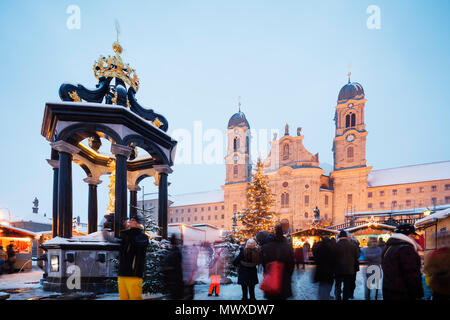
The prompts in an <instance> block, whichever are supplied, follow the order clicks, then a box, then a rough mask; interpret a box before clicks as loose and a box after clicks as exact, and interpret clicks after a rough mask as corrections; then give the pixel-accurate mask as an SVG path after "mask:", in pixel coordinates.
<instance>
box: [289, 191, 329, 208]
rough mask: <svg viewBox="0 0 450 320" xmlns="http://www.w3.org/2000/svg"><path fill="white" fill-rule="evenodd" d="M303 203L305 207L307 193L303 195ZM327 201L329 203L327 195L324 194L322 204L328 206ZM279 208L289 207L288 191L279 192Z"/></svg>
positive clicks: (306, 205) (307, 198)
mask: <svg viewBox="0 0 450 320" xmlns="http://www.w3.org/2000/svg"><path fill="white" fill-rule="evenodd" d="M303 203H304V205H305V207H309V204H310V202H309V195H305V196H304V202H303ZM328 203H329V197H328V196H327V195H325V197H324V205H325V207H328ZM281 208H289V193H287V192H284V193H282V194H281Z"/></svg>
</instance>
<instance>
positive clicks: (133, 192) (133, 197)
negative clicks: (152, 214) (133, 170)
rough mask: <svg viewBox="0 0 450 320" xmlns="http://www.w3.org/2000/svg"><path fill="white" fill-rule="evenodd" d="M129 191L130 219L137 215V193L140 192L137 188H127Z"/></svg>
mask: <svg viewBox="0 0 450 320" xmlns="http://www.w3.org/2000/svg"><path fill="white" fill-rule="evenodd" d="M128 189H129V190H130V217H135V216H136V215H137V192H138V191H139V190H140V188H139V186H137V185H135V186H128Z"/></svg>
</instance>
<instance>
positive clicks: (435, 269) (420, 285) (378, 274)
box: [119, 217, 450, 300]
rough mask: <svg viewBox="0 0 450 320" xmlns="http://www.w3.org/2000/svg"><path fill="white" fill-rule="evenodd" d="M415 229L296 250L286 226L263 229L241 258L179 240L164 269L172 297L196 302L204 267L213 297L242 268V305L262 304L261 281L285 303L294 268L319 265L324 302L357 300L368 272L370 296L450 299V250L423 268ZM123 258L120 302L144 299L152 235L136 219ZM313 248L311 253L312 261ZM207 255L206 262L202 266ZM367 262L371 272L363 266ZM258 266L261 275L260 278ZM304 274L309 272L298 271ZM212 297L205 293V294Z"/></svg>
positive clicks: (218, 247)
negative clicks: (233, 269)
mask: <svg viewBox="0 0 450 320" xmlns="http://www.w3.org/2000/svg"><path fill="white" fill-rule="evenodd" d="M416 235H417V233H416V232H415V229H414V226H412V225H409V224H403V225H400V226H398V227H397V228H396V229H395V232H394V234H392V235H391V237H390V238H389V240H388V241H387V242H386V243H385V242H384V241H383V240H382V239H381V238H380V239H377V238H375V237H373V238H369V241H368V243H367V247H364V248H360V244H359V242H358V241H357V240H356V239H355V238H354V237H352V236H351V235H350V234H349V233H347V232H346V231H344V230H342V231H341V232H340V233H339V234H338V236H337V237H336V239H335V238H330V237H328V236H324V237H322V238H321V240H320V241H318V242H316V243H314V245H313V246H312V249H311V250H310V248H309V245H304V246H303V247H301V248H296V249H293V247H292V243H291V240H290V238H289V236H286V230H285V228H284V227H283V226H282V225H277V226H275V228H274V230H273V232H267V231H261V232H259V233H258V234H257V235H256V236H255V238H254V239H247V240H246V241H245V242H243V243H242V246H241V247H240V248H239V250H238V252H237V253H236V254H235V255H232V254H231V255H230V252H229V250H228V247H227V245H226V244H225V243H224V242H218V243H215V244H214V245H210V244H208V243H203V244H202V245H200V246H196V245H190V246H187V245H183V244H182V243H181V241H180V239H177V238H176V236H175V235H172V237H171V238H170V243H171V247H170V250H169V253H168V254H167V255H166V257H165V258H164V261H163V263H162V266H161V272H162V274H163V278H164V279H163V280H164V283H165V288H166V289H167V291H168V298H169V299H176V300H180V299H188V300H189V299H193V298H194V286H195V284H196V283H197V280H198V275H199V274H200V273H201V272H202V268H206V269H207V270H208V277H209V280H210V286H209V290H208V296H212V295H213V294H214V295H215V296H219V295H220V285H221V283H223V282H224V280H225V279H226V274H227V272H226V271H227V270H229V268H230V265H234V266H235V267H236V268H237V283H238V284H239V285H240V286H241V289H242V300H255V299H256V298H255V287H256V286H257V285H258V284H259V287H260V289H261V290H262V291H263V292H264V297H265V298H266V299H269V300H283V299H288V298H290V297H292V296H293V292H292V287H291V282H292V275H293V273H294V270H295V267H296V266H297V268H298V269H300V265H302V267H301V269H304V268H305V264H306V263H311V262H312V264H314V265H315V269H314V275H313V278H312V281H313V282H315V283H317V284H318V286H317V287H318V292H317V298H318V299H319V300H331V299H333V297H332V295H331V292H332V288H333V286H334V299H336V300H349V299H353V298H354V293H355V288H356V276H357V273H358V271H360V270H361V271H362V273H363V278H364V284H363V285H364V291H365V299H367V300H370V299H380V298H381V294H382V298H383V299H384V300H404V299H409V300H415V299H423V298H427V296H426V294H425V292H426V290H424V288H425V289H429V291H430V292H431V294H430V296H432V298H433V299H435V300H448V299H449V298H450V252H449V247H448V246H447V247H443V248H440V249H438V250H435V251H434V252H432V253H431V254H430V255H429V256H428V259H427V260H426V263H425V266H424V267H422V258H421V257H420V256H419V250H422V249H421V247H420V245H419V244H418V243H417V242H416V241H415V239H414V238H415V237H416ZM121 238H122V239H121V249H120V259H119V260H120V261H119V293H120V298H121V299H140V298H141V296H142V278H143V273H144V266H145V261H144V260H145V250H146V243H148V238H147V236H146V235H145V234H144V232H143V230H142V229H140V227H139V221H138V218H134V217H133V218H131V219H130V221H129V225H128V228H127V230H124V231H123V232H122V233H121ZM310 251H311V256H310ZM200 256H202V257H203V261H204V263H203V265H199V263H198V261H199V259H200ZM362 256H363V257H364V264H365V265H366V266H365V267H362V266H360V260H361V259H360V257H362ZM259 266H261V269H262V275H259V273H258V270H259ZM298 272H303V271H302V270H299V271H298ZM205 294H206V293H205Z"/></svg>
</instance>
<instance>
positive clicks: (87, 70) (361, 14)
mask: <svg viewBox="0 0 450 320" xmlns="http://www.w3.org/2000/svg"><path fill="white" fill-rule="evenodd" d="M72 4H74V5H77V6H79V8H80V9H81V28H80V29H79V30H76V29H74V30H70V29H68V28H67V26H66V21H67V19H68V17H69V14H67V13H66V10H67V7H68V6H69V5H72ZM369 5H377V6H379V8H380V9H381V29H379V30H369V29H368V28H367V27H366V20H367V19H368V18H369V14H367V13H366V9H367V7H368V6H369ZM449 12H450V2H449V1H446V0H443V1H437V0H436V1H425V0H423V1H413V0H407V1H400V0H397V1H392V0H386V1H384V0H370V1H367V0H352V1H350V0H340V1H335V0H334V1H325V0H322V1H299V0H295V1H287V0H286V1H263V0H258V1H251V0H246V1H235V0H226V1H225V0H224V1H212V0H204V1H196V0H178V1H175V0H170V1H92V0H90V1H81V0H72V1H21V0H2V1H1V2H0V44H1V47H0V61H1V71H2V75H1V77H0V88H1V89H0V92H1V107H0V135H1V137H2V139H1V149H0V150H1V157H0V181H1V183H0V208H8V209H9V210H10V212H11V214H12V215H13V216H15V217H22V218H25V219H30V218H33V217H36V215H33V214H32V213H31V207H32V200H33V199H34V197H38V198H39V200H40V211H39V216H40V217H41V219H42V215H43V213H47V215H48V216H49V215H51V207H52V170H51V168H50V166H49V165H48V164H47V162H46V161H45V159H48V158H49V156H50V146H49V143H48V142H47V141H46V140H45V139H44V138H43V137H42V136H41V135H40V129H41V123H42V117H43V111H44V106H45V102H47V101H59V97H58V88H59V86H60V84H61V83H63V82H71V83H75V84H76V83H81V84H83V85H85V86H87V87H91V88H93V87H94V85H95V83H96V79H95V78H94V76H93V72H92V65H93V62H94V60H96V59H97V58H98V56H99V55H100V54H103V55H108V54H112V49H111V44H112V42H113V41H114V40H115V37H116V35H115V30H114V20H115V19H118V20H119V22H120V26H121V31H122V32H121V36H120V42H121V44H122V46H123V47H124V53H123V55H122V57H123V59H124V60H125V61H126V62H129V63H130V64H131V65H132V67H134V68H135V69H136V70H137V73H138V75H139V77H140V80H141V88H140V90H139V92H138V93H137V98H138V100H139V101H140V103H141V104H142V105H144V106H149V107H150V106H151V107H153V108H154V109H155V110H156V111H157V112H161V113H163V114H164V115H165V116H166V117H167V118H168V120H169V126H170V130H169V132H172V130H173V129H178V128H184V129H187V130H191V131H192V130H193V122H194V121H196V120H200V121H202V124H203V129H204V130H206V129H220V130H225V129H226V125H227V122H228V119H229V117H230V116H231V115H232V114H233V113H234V112H236V111H237V100H238V98H237V97H238V96H242V100H241V101H242V110H243V111H244V112H245V114H246V116H247V119H248V121H249V122H250V125H251V126H252V127H253V128H255V129H273V128H277V129H280V130H284V125H285V123H286V122H288V123H289V125H290V127H291V134H295V128H296V127H297V126H300V127H303V134H304V135H305V138H304V144H305V146H306V148H307V149H308V150H309V151H310V152H312V153H314V154H315V153H317V152H319V154H320V161H321V162H326V163H329V164H332V161H333V158H332V152H331V147H332V139H333V136H334V122H333V116H334V107H335V105H336V99H337V95H338V92H339V89H340V88H341V87H342V86H343V85H344V84H345V83H346V82H347V76H346V74H347V72H348V65H349V64H351V66H352V67H351V71H352V80H353V81H357V82H359V83H361V84H362V85H363V87H364V89H365V93H366V98H367V99H368V101H367V104H366V114H365V119H366V129H367V130H368V132H369V135H368V137H367V161H368V164H369V165H372V166H374V168H375V169H382V168H389V167H395V166H403V165H410V164H419V163H424V162H435V161H443V160H450V148H449V142H448V141H449V140H448V137H449V134H448V123H449V120H450V111H449V109H450V108H449V105H448V101H450V90H449V89H450V88H449V83H450V81H449V80H450V73H449V70H450V59H449V56H450V42H449V31H450V19H449V16H448V15H449ZM173 169H174V173H173V174H172V175H171V176H170V179H169V180H170V181H171V183H172V184H171V186H170V188H169V193H170V194H179V193H186V192H193V191H203V190H209V189H218V188H220V185H221V184H222V183H223V181H224V174H225V169H224V166H223V165H218V164H216V165H176V166H174V168H173ZM84 177H85V174H84V173H83V171H82V170H81V169H80V168H79V167H78V166H77V165H74V166H73V184H74V196H73V201H74V216H77V215H80V216H81V218H82V221H86V215H87V214H86V211H87V194H88V188H87V185H86V184H85V183H84V182H82V179H83V178H84ZM147 180H148V181H145V180H144V182H143V185H144V186H145V191H146V193H147V192H154V191H156V188H155V187H154V186H153V185H152V181H151V180H150V179H147ZM103 181H104V183H103V184H102V185H101V186H100V187H99V216H100V217H101V216H102V215H103V214H104V212H105V210H106V206H107V201H108V196H107V184H108V181H109V179H108V178H107V177H106V176H104V177H103ZM8 209H0V212H2V213H7V212H8Z"/></svg>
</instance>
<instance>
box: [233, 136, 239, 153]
mask: <svg viewBox="0 0 450 320" xmlns="http://www.w3.org/2000/svg"><path fill="white" fill-rule="evenodd" d="M238 149H239V138H238V137H235V138H234V140H233V151H234V152H237V151H238Z"/></svg>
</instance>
